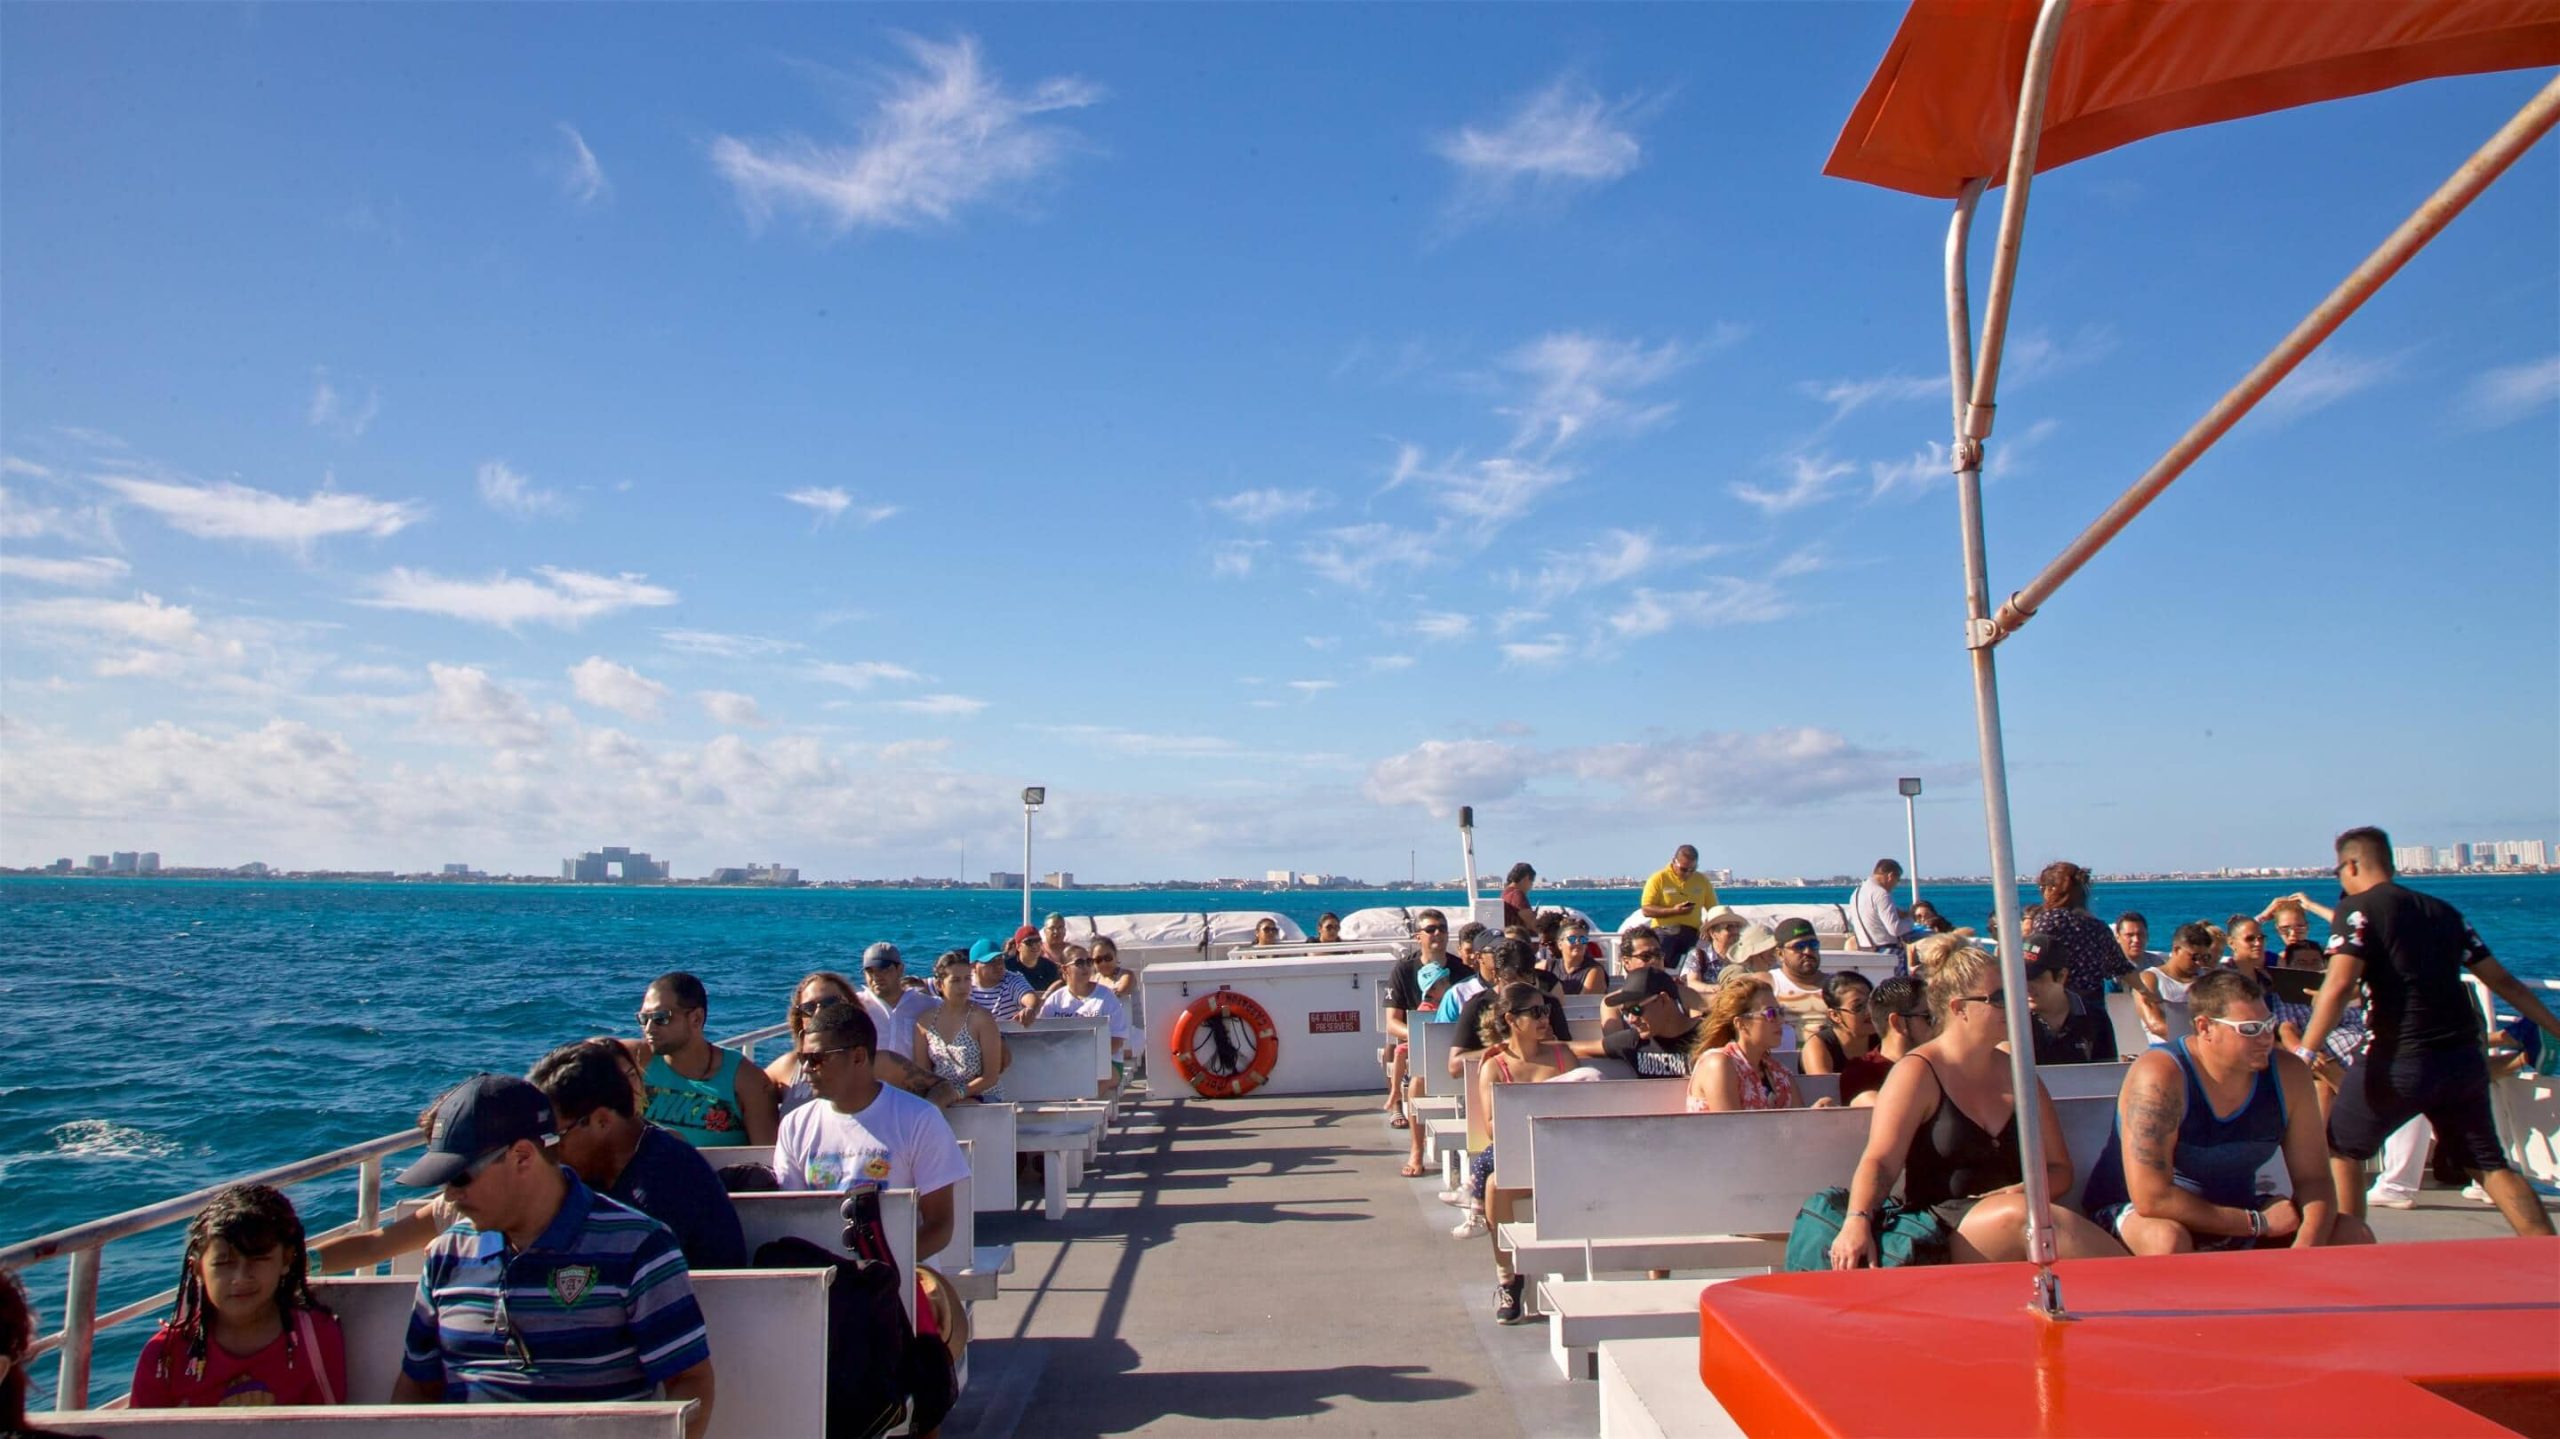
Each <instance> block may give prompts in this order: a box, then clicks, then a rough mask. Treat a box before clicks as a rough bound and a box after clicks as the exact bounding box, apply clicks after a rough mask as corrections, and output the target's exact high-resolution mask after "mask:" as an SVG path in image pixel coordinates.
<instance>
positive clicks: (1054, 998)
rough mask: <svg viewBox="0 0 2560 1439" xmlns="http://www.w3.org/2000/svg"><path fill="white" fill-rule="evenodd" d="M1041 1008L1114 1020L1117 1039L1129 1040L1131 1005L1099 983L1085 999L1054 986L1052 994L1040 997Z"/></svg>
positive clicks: (1123, 1042) (1120, 1041)
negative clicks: (1045, 997)
mask: <svg viewBox="0 0 2560 1439" xmlns="http://www.w3.org/2000/svg"><path fill="white" fill-rule="evenodd" d="M1040 1012H1041V1013H1042V1014H1057V1015H1067V1016H1075V1015H1081V1016H1083V1017H1085V1018H1087V1019H1091V1018H1094V1017H1096V1016H1099V1017H1101V1018H1103V1019H1106V1020H1109V1021H1110V1022H1111V1039H1112V1042H1113V1043H1115V1044H1120V1045H1126V1044H1127V1043H1128V1042H1129V1009H1128V1006H1126V1005H1124V1004H1122V1003H1121V1002H1120V996H1118V995H1116V994H1113V993H1112V992H1111V991H1110V990H1107V989H1104V988H1103V987H1102V986H1101V985H1098V984H1097V985H1095V986H1094V987H1093V993H1091V994H1088V995H1086V996H1085V997H1084V998H1082V999H1078V998H1076V996H1075V993H1074V991H1072V990H1068V989H1063V988H1061V989H1053V990H1050V991H1049V997H1048V998H1047V999H1044V1000H1042V1001H1040Z"/></svg>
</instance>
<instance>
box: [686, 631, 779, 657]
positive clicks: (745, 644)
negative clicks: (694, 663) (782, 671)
mask: <svg viewBox="0 0 2560 1439" xmlns="http://www.w3.org/2000/svg"><path fill="white" fill-rule="evenodd" d="M658 643H660V644H662V645H665V646H666V647H667V648H668V649H671V650H676V651H679V652H681V653H684V654H689V655H709V656H711V657H713V658H715V659H724V660H745V659H767V658H770V657H772V656H774V655H784V654H789V653H791V652H792V651H793V650H796V649H798V648H800V642H799V641H798V640H778V639H773V638H770V637H768V636H765V635H731V634H722V633H721V632H720V631H718V630H660V631H658Z"/></svg>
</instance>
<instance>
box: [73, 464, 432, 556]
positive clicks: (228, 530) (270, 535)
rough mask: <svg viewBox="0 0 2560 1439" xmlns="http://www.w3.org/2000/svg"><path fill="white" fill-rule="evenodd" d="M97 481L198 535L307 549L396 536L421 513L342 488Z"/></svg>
mask: <svg viewBox="0 0 2560 1439" xmlns="http://www.w3.org/2000/svg"><path fill="white" fill-rule="evenodd" d="M98 483H99V484H100V485H102V486H104V487H106V488H107V489H108V490H110V491H112V492H114V493H115V494H116V495H118V496H120V497H122V498H123V499H124V501H125V502H126V503H127V504H130V505H134V506H137V507H139V508H141V509H145V510H149V511H150V512H151V513H153V514H155V515H157V516H159V517H160V518H161V519H162V520H164V521H166V522H167V523H168V524H170V525H171V526H174V527H175V528H177V529H180V530H184V531H185V532H187V533H188V534H191V535H194V536H196V537H197V538H199V539H208V540H248V541H252V542H254V543H258V544H269V545H284V546H287V547H289V548H293V549H307V548H308V547H310V546H311V545H312V544H314V543H316V542H318V541H320V540H324V539H330V538H334V537H336V536H339V535H371V536H373V537H374V538H376V539H381V538H384V537H386V536H390V535H396V534H398V533H400V532H401V531H402V530H405V529H407V528H408V527H409V526H411V525H413V524H415V523H417V522H418V521H419V520H420V519H422V518H424V517H425V514H426V511H425V510H424V509H422V508H421V507H420V506H418V505H416V504H413V503H411V502H410V501H407V500H377V499H372V498H369V497H367V496H364V495H356V494H348V493H346V492H344V491H341V490H320V491H317V492H315V493H314V494H313V495H312V496H311V497H310V498H309V499H303V500H297V499H293V498H290V497H288V496H285V495H278V494H271V493H269V492H268V491H265V490H253V489H251V488H249V487H248V486H247V485H239V484H233V483H231V482H230V481H228V480H223V481H218V482H216V483H213V484H209V485H197V484H184V483H178V482H174V481H168V480H143V479H134V478H131V477H127V476H118V475H110V476H106V477H103V478H101V479H100V480H99V481H98Z"/></svg>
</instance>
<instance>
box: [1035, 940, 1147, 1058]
mask: <svg viewBox="0 0 2560 1439" xmlns="http://www.w3.org/2000/svg"><path fill="white" fill-rule="evenodd" d="M1063 969H1064V972H1065V975H1066V977H1065V978H1064V979H1061V980H1059V981H1058V987H1057V988H1055V989H1053V990H1050V991H1049V992H1048V993H1047V994H1046V995H1043V996H1042V997H1041V1000H1040V1004H1039V1007H1038V1008H1036V1009H1032V1010H1028V1011H1025V1012H1024V1014H1023V1016H1022V1022H1023V1023H1024V1024H1029V1023H1031V1022H1032V1021H1033V1020H1035V1019H1038V1018H1039V1017H1040V1016H1042V1015H1044V1014H1054V1015H1062V1016H1071V1015H1082V1016H1085V1017H1087V1018H1093V1019H1100V1020H1102V1021H1103V1022H1104V1023H1105V1025H1106V1026H1107V1027H1108V1028H1109V1030H1110V1034H1111V1057H1112V1059H1113V1060H1115V1061H1117V1060H1119V1059H1121V1058H1123V1057H1125V1056H1126V1055H1127V1054H1128V1052H1129V1011H1128V1010H1126V1009H1124V1008H1122V1007H1121V1004H1120V996H1118V995H1116V994H1113V993H1112V992H1111V991H1110V990H1107V989H1104V988H1103V987H1102V986H1101V985H1099V984H1096V983H1094V975H1093V956H1092V955H1090V954H1087V953H1085V952H1084V951H1083V950H1081V949H1077V948H1075V947H1074V946H1072V945H1071V946H1069V947H1068V949H1067V957H1066V961H1065V963H1064V965H1063Z"/></svg>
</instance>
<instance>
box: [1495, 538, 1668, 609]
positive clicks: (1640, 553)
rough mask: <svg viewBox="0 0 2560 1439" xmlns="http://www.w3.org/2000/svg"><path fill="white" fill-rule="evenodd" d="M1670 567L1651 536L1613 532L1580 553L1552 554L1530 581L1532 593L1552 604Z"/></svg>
mask: <svg viewBox="0 0 2560 1439" xmlns="http://www.w3.org/2000/svg"><path fill="white" fill-rule="evenodd" d="M1665 563H1667V557H1666V556H1664V555H1663V553H1662V549H1661V547H1660V546H1659V545H1657V544H1655V543H1654V540H1653V537H1652V536H1650V535H1643V534H1638V533H1636V532H1635V531H1634V530H1611V531H1609V532H1607V533H1606V534H1604V535H1602V536H1601V537H1600V538H1598V539H1596V540H1593V541H1591V542H1590V543H1589V544H1586V545H1584V546H1582V547H1581V548H1580V549H1577V550H1568V551H1555V550H1551V551H1549V552H1548V553H1547V556H1546V558H1545V560H1544V561H1543V562H1541V563H1540V564H1539V566H1538V572H1537V573H1536V574H1535V575H1534V576H1532V577H1531V578H1530V579H1529V581H1528V585H1529V589H1530V590H1531V592H1532V593H1534V594H1537V595H1539V596H1541V597H1543V598H1545V599H1547V600H1549V601H1553V600H1559V599H1563V598H1565V597H1566V596H1568V595H1571V594H1574V593H1575V592H1577V591H1579V590H1582V589H1584V588H1586V587H1589V586H1595V585H1614V584H1618V583H1621V582H1623V581H1626V580H1631V579H1634V578H1636V577H1637V576H1639V575H1643V574H1646V573H1647V572H1649V571H1652V570H1654V569H1656V568H1657V567H1660V566H1662V565H1663V564H1665Z"/></svg>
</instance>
